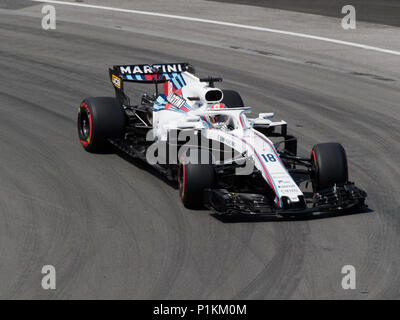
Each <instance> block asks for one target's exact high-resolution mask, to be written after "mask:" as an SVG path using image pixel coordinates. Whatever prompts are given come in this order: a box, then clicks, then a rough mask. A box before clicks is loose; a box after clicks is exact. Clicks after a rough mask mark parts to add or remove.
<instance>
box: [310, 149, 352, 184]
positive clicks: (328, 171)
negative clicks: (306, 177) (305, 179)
mask: <svg viewBox="0 0 400 320" xmlns="http://www.w3.org/2000/svg"><path fill="white" fill-rule="evenodd" d="M311 164H312V171H313V186H314V191H316V192H318V191H320V190H323V189H326V188H330V187H332V186H333V185H334V184H336V183H345V182H347V181H348V166H347V157H346V152H345V150H344V148H343V146H342V145H341V144H339V143H321V144H317V145H315V146H314V147H313V149H312V151H311Z"/></svg>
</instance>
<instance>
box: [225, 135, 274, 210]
mask: <svg viewBox="0 0 400 320" xmlns="http://www.w3.org/2000/svg"><path fill="white" fill-rule="evenodd" d="M232 135H233V134H232ZM233 136H234V137H236V136H235V135H233ZM236 138H238V137H236ZM238 139H240V140H242V141H243V142H244V143H245V144H247V145H248V146H249V147H250V148H251V149H252V150H253V152H254V154H255V155H256V157H257V158H258V161H259V162H260V163H261V166H262V168H263V170H264V173H265V175H266V176H267V180H268V183H269V186H270V187H271V189H272V190H273V191H274V193H275V196H276V200H277V205H278V206H280V202H279V196H278V194H277V192H276V191H275V189H274V185H273V184H272V181H271V177H270V175H269V173H268V171H267V169H266V168H265V166H264V164H263V162H262V160H261V158H260V156H259V155H258V153H257V152H256V150H255V149H254V148H253V146H252V145H250V144H249V143H248V142H247V141H246V140H244V139H242V138H238Z"/></svg>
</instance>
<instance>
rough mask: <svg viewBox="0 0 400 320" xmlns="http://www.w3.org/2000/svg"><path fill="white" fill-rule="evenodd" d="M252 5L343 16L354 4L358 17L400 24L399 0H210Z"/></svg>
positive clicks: (394, 24) (376, 21)
mask: <svg viewBox="0 0 400 320" xmlns="http://www.w3.org/2000/svg"><path fill="white" fill-rule="evenodd" d="M209 1H218V2H224V3H235V4H244V5H252V6H259V7H266V8H274V9H281V10H290V11H295V12H304V13H310V14H317V15H322V16H328V17H337V18H340V17H343V16H344V15H343V14H342V8H343V7H344V6H345V5H352V6H354V8H355V9H356V13H357V19H358V20H360V21H367V22H372V23H379V24H386V25H391V26H397V27H399V26H400V18H399V17H400V3H399V1H397V0H352V1H347V0H322V1H321V0H209Z"/></svg>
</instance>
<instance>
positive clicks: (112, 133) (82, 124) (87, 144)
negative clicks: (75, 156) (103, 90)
mask: <svg viewBox="0 0 400 320" xmlns="http://www.w3.org/2000/svg"><path fill="white" fill-rule="evenodd" d="M77 122H78V136H79V141H80V143H81V144H82V146H83V148H84V149H85V150H86V151H88V152H104V151H106V150H107V149H108V147H109V143H108V139H113V138H121V137H122V135H123V131H124V128H125V123H126V115H125V111H124V109H123V107H122V106H121V104H120V103H119V102H118V101H117V99H115V98H110V97H97V98H87V99H85V100H83V101H82V103H81V105H80V107H79V112H78V119H77Z"/></svg>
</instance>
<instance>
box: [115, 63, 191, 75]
mask: <svg viewBox="0 0 400 320" xmlns="http://www.w3.org/2000/svg"><path fill="white" fill-rule="evenodd" d="M119 70H120V72H121V74H154V73H156V71H157V70H158V71H160V72H162V73H172V72H183V71H185V70H186V65H185V64H181V63H171V64H153V65H148V64H144V65H130V66H119Z"/></svg>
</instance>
